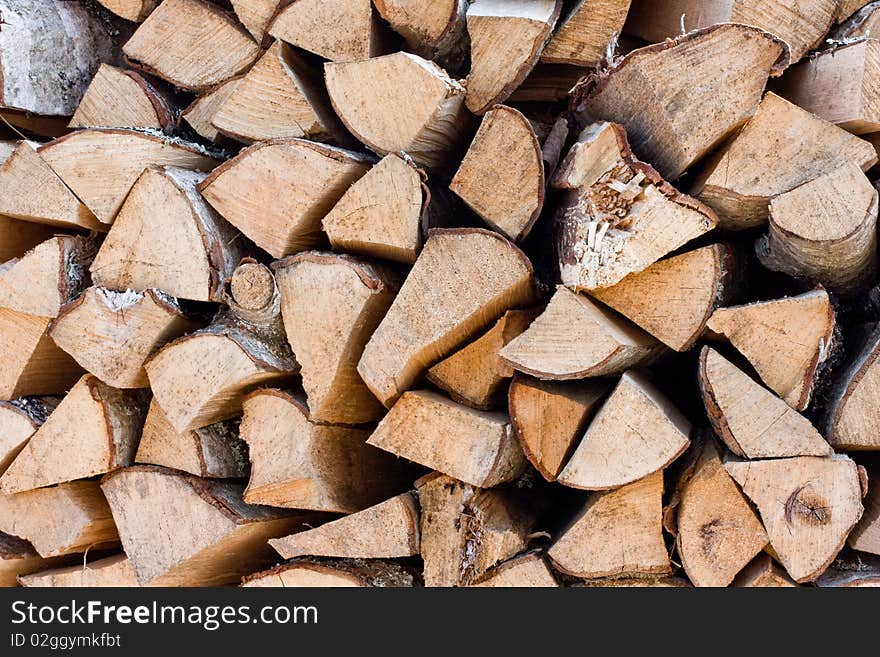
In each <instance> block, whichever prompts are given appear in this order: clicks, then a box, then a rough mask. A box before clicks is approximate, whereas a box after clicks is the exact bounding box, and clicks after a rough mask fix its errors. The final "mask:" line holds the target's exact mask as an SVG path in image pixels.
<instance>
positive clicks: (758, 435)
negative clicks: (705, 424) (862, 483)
mask: <svg viewBox="0 0 880 657" xmlns="http://www.w3.org/2000/svg"><path fill="white" fill-rule="evenodd" d="M699 376H700V387H701V389H702V391H703V403H704V404H705V406H706V413H707V415H708V416H709V421H710V422H711V423H712V426H713V428H714V429H715V433H716V434H718V436H720V437H721V439H722V440H723V441H724V442H725V444H726V445H727V447H728V448H729V449H730V450H731V451H732V452H734V453H735V454H737V455H739V456H744V457H746V458H749V459H760V458H780V457H788V456H829V455H830V454H831V453H832V449H831V446H830V445H829V444H828V443H827V442H826V441H825V439H824V438H823V437H822V434H820V433H819V432H818V431H817V430H816V429H815V427H813V425H812V424H810V421H809V420H807V418H805V417H804V416H803V415H801V414H800V413H798V412H797V411H795V410H794V409H793V408H792V407H791V406H789V405H788V404H786V403H785V402H784V401H783V400H782V399H780V398H779V397H777V396H776V395H774V394H773V393H772V392H770V391H769V390H767V389H766V388H765V387H763V386H762V385H761V384H759V383H758V382H757V381H754V380H753V379H752V378H751V377H750V376H749V375H748V374H746V373H745V372H743V371H742V370H740V369H739V368H738V367H737V366H736V365H734V364H733V363H731V362H730V361H729V360H727V359H726V358H725V357H724V356H722V355H721V354H720V353H718V352H717V351H715V350H714V349H712V348H711V347H703V350H702V351H701V352H700V374H699Z"/></svg>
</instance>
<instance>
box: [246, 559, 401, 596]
mask: <svg viewBox="0 0 880 657" xmlns="http://www.w3.org/2000/svg"><path fill="white" fill-rule="evenodd" d="M414 585H415V582H414V577H413V574H412V573H411V572H410V571H408V570H406V569H404V568H403V567H401V565H400V564H398V563H397V562H396V561H382V560H380V559H375V560H373V559H371V560H369V561H363V560H360V559H357V560H352V559H295V560H293V561H291V562H290V563H287V564H284V565H281V566H277V567H275V568H272V569H271V570H266V571H263V572H260V573H254V574H253V575H249V576H248V577H245V578H244V583H243V584H242V586H246V587H285V588H297V589H299V588H308V587H318V588H331V587H332V588H338V587H349V588H351V587H374V586H380V587H394V588H398V587H409V586H414Z"/></svg>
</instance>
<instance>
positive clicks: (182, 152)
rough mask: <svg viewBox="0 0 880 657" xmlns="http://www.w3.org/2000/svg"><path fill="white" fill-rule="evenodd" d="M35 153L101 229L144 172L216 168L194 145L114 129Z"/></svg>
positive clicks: (54, 143) (73, 135)
mask: <svg viewBox="0 0 880 657" xmlns="http://www.w3.org/2000/svg"><path fill="white" fill-rule="evenodd" d="M37 152H38V153H39V154H40V155H41V156H42V158H43V160H45V161H46V163H47V164H48V165H49V166H50V167H52V169H53V170H54V171H55V173H56V174H58V176H59V177H60V178H61V179H62V180H63V181H64V183H65V184H66V185H67V186H68V187H70V189H71V190H73V192H74V193H75V194H76V195H77V196H78V197H79V198H80V199H82V202H83V203H85V204H86V205H87V206H88V208H89V209H90V210H91V211H92V212H94V213H95V216H97V218H98V220H99V221H100V222H102V223H105V224H111V223H113V219H114V218H115V217H116V213H117V212H119V209H120V208H121V207H122V203H123V201H125V199H126V197H127V196H128V193H129V192H130V191H131V188H132V186H133V185H134V184H135V182H136V181H137V179H138V178H139V176H140V175H141V172H142V171H143V170H144V168H145V167H147V166H150V165H156V166H160V167H161V166H172V167H181V168H184V169H202V170H205V171H210V170H211V169H213V168H214V167H215V166H217V164H218V162H217V160H215V159H214V158H213V157H210V156H209V155H208V153H207V152H206V151H204V150H203V149H201V148H200V147H198V146H196V145H195V144H189V143H187V142H183V141H178V140H171V139H167V138H165V137H164V136H160V135H157V134H153V133H146V132H136V131H134V130H119V129H113V128H107V129H88V130H79V131H77V132H74V133H71V134H69V135H67V136H65V137H60V138H59V139H56V140H55V141H51V142H49V143H48V144H45V145H43V146H41V147H40V148H39V150H38V151H37Z"/></svg>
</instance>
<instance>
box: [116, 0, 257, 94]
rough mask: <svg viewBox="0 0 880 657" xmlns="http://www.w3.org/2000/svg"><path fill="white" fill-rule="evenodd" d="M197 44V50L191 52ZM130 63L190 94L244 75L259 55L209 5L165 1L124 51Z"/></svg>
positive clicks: (234, 26) (200, 1)
mask: <svg viewBox="0 0 880 657" xmlns="http://www.w3.org/2000/svg"><path fill="white" fill-rule="evenodd" d="M193 44H198V45H199V47H198V48H195V49H193ZM122 52H124V53H125V56H126V58H127V59H128V61H129V62H131V63H132V64H134V65H135V66H138V67H139V68H142V69H144V70H145V71H147V72H149V73H152V74H153V75H157V76H159V77H160V78H162V79H164V80H167V81H168V82H170V83H172V84H173V85H175V86H176V87H180V88H181V89H188V90H190V91H206V90H207V89H209V88H211V87H213V86H215V85H217V84H220V83H221V82H223V81H224V80H226V79H228V78H231V77H232V76H234V75H238V74H239V73H243V72H244V71H245V70H247V69H248V68H249V67H250V66H251V64H253V63H254V61H255V60H256V59H257V57H258V56H259V54H260V48H259V46H258V45H257V44H256V43H255V42H254V40H253V39H252V38H251V37H250V35H249V34H248V33H247V31H246V30H245V29H244V28H243V27H241V26H240V25H239V24H238V23H237V22H236V21H235V20H234V19H233V18H231V17H230V16H229V14H227V13H226V12H224V11H223V10H222V9H220V8H219V7H217V6H216V5H214V4H211V3H209V2H206V1H205V0H165V1H164V2H162V3H161V4H160V5H159V6H158V7H156V9H155V10H154V11H153V12H152V13H151V14H150V16H149V17H148V18H147V19H146V20H145V21H144V22H143V23H141V24H140V26H139V27H138V29H137V30H136V31H135V33H134V34H133V35H132V37H131V38H130V39H129V40H128V41H127V42H126V43H125V46H123V48H122Z"/></svg>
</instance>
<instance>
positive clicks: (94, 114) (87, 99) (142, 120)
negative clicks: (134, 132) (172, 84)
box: [68, 64, 174, 131]
mask: <svg viewBox="0 0 880 657" xmlns="http://www.w3.org/2000/svg"><path fill="white" fill-rule="evenodd" d="M68 125H69V126H70V127H71V128H97V127H101V128H151V129H153V130H160V131H170V130H171V129H172V126H173V125H174V114H173V110H172V108H171V106H170V104H169V100H168V99H167V98H166V97H165V96H164V95H163V94H162V93H160V92H159V90H158V89H156V87H154V86H153V85H152V84H150V82H149V81H148V80H147V79H146V78H145V77H144V76H142V75H141V74H139V73H137V72H135V71H126V70H123V69H121V68H116V67H115V66H110V65H109V64H101V67H100V68H99V69H98V72H97V73H95V77H94V78H92V81H91V82H90V83H89V87H88V89H86V92H85V94H84V95H83V97H82V100H81V101H80V103H79V105H78V106H77V108H76V112H75V113H74V115H73V118H72V119H71V120H70V123H69V124H68Z"/></svg>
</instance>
